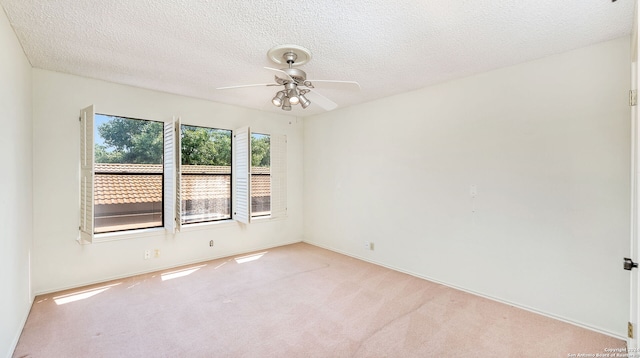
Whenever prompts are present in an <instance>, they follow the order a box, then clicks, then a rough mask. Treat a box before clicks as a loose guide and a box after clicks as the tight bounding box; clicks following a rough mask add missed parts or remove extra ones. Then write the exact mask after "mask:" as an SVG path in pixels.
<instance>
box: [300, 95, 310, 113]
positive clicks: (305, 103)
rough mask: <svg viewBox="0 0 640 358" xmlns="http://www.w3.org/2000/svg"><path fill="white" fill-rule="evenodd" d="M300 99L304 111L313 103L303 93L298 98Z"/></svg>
mask: <svg viewBox="0 0 640 358" xmlns="http://www.w3.org/2000/svg"><path fill="white" fill-rule="evenodd" d="M298 99H299V100H300V105H301V106H302V108H303V109H304V108H307V107H309V105H310V104H311V101H309V100H308V99H307V97H305V95H304V94H302V93H301V94H300V95H299V96H298Z"/></svg>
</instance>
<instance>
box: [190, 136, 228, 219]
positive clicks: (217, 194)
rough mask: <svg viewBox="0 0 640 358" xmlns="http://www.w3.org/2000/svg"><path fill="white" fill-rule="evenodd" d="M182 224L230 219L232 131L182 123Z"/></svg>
mask: <svg viewBox="0 0 640 358" xmlns="http://www.w3.org/2000/svg"><path fill="white" fill-rule="evenodd" d="M180 143H181V144H180V147H181V148H180V157H181V167H180V201H181V203H180V205H181V210H180V220H181V223H182V224H188V223H197V222H205V221H215V220H224V219H230V218H231V131H230V130H225V129H215V128H207V127H196V126H191V125H181V126H180Z"/></svg>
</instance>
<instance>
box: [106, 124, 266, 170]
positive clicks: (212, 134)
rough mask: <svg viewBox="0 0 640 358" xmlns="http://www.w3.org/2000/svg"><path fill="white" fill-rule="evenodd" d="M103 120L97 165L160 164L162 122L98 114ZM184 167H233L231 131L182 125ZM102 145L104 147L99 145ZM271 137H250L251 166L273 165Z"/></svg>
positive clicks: (262, 135)
mask: <svg viewBox="0 0 640 358" xmlns="http://www.w3.org/2000/svg"><path fill="white" fill-rule="evenodd" d="M96 117H97V118H98V117H99V118H101V122H99V123H100V124H99V125H98V128H97V132H98V133H97V134H98V135H99V137H101V139H102V140H97V141H96V142H97V143H96V144H95V160H96V163H121V164H125V163H130V164H161V163H162V153H163V137H162V136H163V125H162V123H161V122H154V121H147V120H138V119H129V118H123V117H115V116H105V115H96ZM181 141H182V153H181V154H182V164H183V165H218V166H230V165H231V131H229V130H224V129H214V128H206V127H197V126H189V125H182V128H181ZM100 143H102V144H100ZM269 152H270V143H269V136H268V135H264V134H254V135H252V136H251V165H252V166H254V167H268V166H269V165H270V155H269V154H270V153H269Z"/></svg>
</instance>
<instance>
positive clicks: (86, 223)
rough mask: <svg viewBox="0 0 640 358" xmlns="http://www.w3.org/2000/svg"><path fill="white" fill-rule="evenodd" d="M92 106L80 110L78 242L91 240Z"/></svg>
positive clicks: (90, 241) (92, 207) (87, 242)
mask: <svg viewBox="0 0 640 358" xmlns="http://www.w3.org/2000/svg"><path fill="white" fill-rule="evenodd" d="M94 116H95V113H94V110H93V106H89V107H87V108H85V109H83V110H81V111H80V226H79V229H80V243H84V244H90V243H92V242H93V209H94V206H93V121H94V120H93V118H94Z"/></svg>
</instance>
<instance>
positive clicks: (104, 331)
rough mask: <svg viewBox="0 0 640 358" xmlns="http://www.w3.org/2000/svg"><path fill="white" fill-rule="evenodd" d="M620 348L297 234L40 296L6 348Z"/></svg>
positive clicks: (328, 352) (554, 351) (267, 351)
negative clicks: (275, 243)
mask: <svg viewBox="0 0 640 358" xmlns="http://www.w3.org/2000/svg"><path fill="white" fill-rule="evenodd" d="M624 347H625V342H624V341H621V340H618V339H614V338H611V337H608V336H604V335H601V334H598V333H595V332H591V331H588V330H585V329H582V328H579V327H576V326H573V325H570V324H567V323H563V322H559V321H556V320H553V319H550V318H547V317H543V316H540V315H537V314H533V313H530V312H527V311H524V310H521V309H518V308H514V307H511V306H508V305H504V304H500V303H497V302H494V301H490V300H487V299H483V298H479V297H476V296H474V295H471V294H467V293H464V292H461V291H457V290H454V289H451V288H448V287H445V286H442V285H439V284H435V283H432V282H429V281H425V280H422V279H418V278H415V277H412V276H409V275H406V274H402V273H398V272H395V271H392V270H389V269H386V268H383V267H379V266H376V265H373V264H369V263H366V262H363V261H360V260H356V259H353V258H350V257H348V256H343V255H340V254H336V253H333V252H331V251H328V250H324V249H320V248H317V247H314V246H311V245H308V244H303V243H300V244H294V245H288V246H283V247H279V248H275V249H270V250H266V251H264V252H260V253H255V254H253V255H246V256H245V257H239V258H234V257H230V258H225V259H218V260H213V261H208V262H204V263H202V264H199V265H191V266H186V267H184V268H182V269H180V270H170V271H164V272H157V273H153V274H146V275H140V276H135V277H131V278H128V279H124V280H117V281H111V282H108V283H105V284H100V285H94V286H90V287H85V288H82V289H76V290H70V291H65V292H59V293H56V294H48V295H43V296H38V297H36V300H35V302H34V304H33V307H32V309H31V313H30V315H29V318H28V320H27V323H26V325H25V328H24V331H23V333H22V336H21V337H20V341H19V342H18V346H17V348H16V350H15V352H14V357H47V358H50V357H568V356H569V355H570V354H576V355H577V354H580V353H583V354H596V353H604V352H605V349H607V348H609V349H611V348H624Z"/></svg>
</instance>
